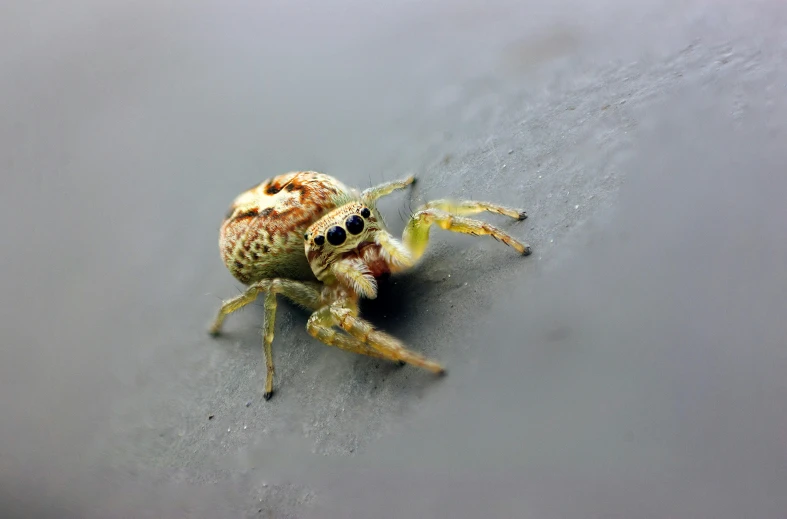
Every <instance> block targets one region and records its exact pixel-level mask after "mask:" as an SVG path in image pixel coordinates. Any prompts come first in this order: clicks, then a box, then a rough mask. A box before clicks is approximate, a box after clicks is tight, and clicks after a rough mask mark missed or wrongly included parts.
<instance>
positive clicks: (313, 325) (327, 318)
mask: <svg viewBox="0 0 787 519" xmlns="http://www.w3.org/2000/svg"><path fill="white" fill-rule="evenodd" d="M332 326H333V316H332V315H331V309H330V307H327V306H326V307H324V308H322V309H321V310H319V311H317V312H315V313H314V314H312V316H311V318H310V319H309V322H308V323H307V324H306V330H307V331H308V332H309V335H311V336H312V337H314V338H315V339H317V340H318V341H320V342H322V343H324V344H327V345H328V346H336V347H337V348H339V349H342V350H345V351H349V352H351V353H358V354H360V355H368V356H369V357H374V358H378V359H385V360H397V359H394V358H392V357H391V356H390V355H385V354H383V353H381V352H379V351H377V350H375V349H374V348H372V347H371V346H369V345H367V344H364V343H362V342H361V341H359V340H358V339H356V338H355V337H350V336H349V335H345V334H344V333H343V332H340V331H337V330H335V329H333V328H332Z"/></svg>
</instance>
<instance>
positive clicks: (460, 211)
mask: <svg viewBox="0 0 787 519" xmlns="http://www.w3.org/2000/svg"><path fill="white" fill-rule="evenodd" d="M422 209H440V210H443V211H445V212H446V213H451V214H455V215H457V216H467V215H470V214H477V213H481V212H484V211H489V212H490V213H497V214H502V215H503V216H508V217H510V218H515V219H516V220H524V219H525V218H527V213H526V212H525V211H520V210H518V209H512V208H510V207H505V206H502V205H497V204H492V203H489V202H476V201H473V200H462V201H455V200H447V199H444V200H432V201H431V202H428V203H427V204H426V205H424V206H423V207H422Z"/></svg>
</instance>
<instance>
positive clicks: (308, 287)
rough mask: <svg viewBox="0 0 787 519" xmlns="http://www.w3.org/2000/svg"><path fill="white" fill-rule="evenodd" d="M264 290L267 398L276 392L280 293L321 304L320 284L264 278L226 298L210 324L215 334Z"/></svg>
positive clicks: (309, 304)
mask: <svg viewBox="0 0 787 519" xmlns="http://www.w3.org/2000/svg"><path fill="white" fill-rule="evenodd" d="M261 292H266V294H265V303H264V307H265V325H264V328H263V333H262V349H263V351H264V353H265V367H266V371H267V374H266V376H265V392H264V393H263V398H265V400H270V398H271V396H273V374H274V369H273V349H272V348H271V344H272V343H273V330H274V326H275V324H276V306H277V304H276V295H277V294H281V295H283V296H284V297H286V298H288V299H290V300H291V301H293V302H295V303H296V304H299V305H301V306H303V307H305V308H308V309H311V310H315V309H317V308H319V307H320V285H319V284H317V283H309V282H303V281H293V280H290V279H263V280H261V281H258V282H256V283H254V284H252V285H250V286H249V288H247V289H246V291H245V292H244V293H242V294H240V295H238V296H236V297H233V298H232V299H230V300H228V301H226V302H224V304H223V305H222V306H221V308H220V309H219V313H218V315H217V316H216V320H215V321H214V323H213V326H211V328H210V333H211V334H212V335H214V336H215V335H218V334H219V333H220V332H221V325H222V324H223V322H224V319H225V318H226V317H227V315H229V314H230V313H232V312H235V311H237V310H240V309H241V308H243V307H244V306H246V305H248V304H249V303H251V302H252V301H254V300H255V299H257V296H258V295H259V294H260V293H261Z"/></svg>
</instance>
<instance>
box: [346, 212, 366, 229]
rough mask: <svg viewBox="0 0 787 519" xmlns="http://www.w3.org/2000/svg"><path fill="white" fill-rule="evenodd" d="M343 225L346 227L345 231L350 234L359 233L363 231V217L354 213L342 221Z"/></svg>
mask: <svg viewBox="0 0 787 519" xmlns="http://www.w3.org/2000/svg"><path fill="white" fill-rule="evenodd" d="M344 225H345V227H347V232H349V233H350V234H359V233H360V232H361V231H363V218H361V217H360V216H358V215H357V214H354V215H352V216H351V217H349V218H348V219H347V221H346V222H344Z"/></svg>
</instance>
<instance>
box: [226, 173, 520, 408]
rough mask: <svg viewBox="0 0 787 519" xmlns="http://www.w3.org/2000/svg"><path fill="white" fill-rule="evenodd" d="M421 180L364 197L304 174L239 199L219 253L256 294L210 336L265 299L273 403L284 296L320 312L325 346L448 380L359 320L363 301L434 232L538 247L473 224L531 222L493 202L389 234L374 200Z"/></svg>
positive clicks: (316, 328) (238, 302)
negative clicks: (488, 217) (492, 217)
mask: <svg viewBox="0 0 787 519" xmlns="http://www.w3.org/2000/svg"><path fill="white" fill-rule="evenodd" d="M414 180H415V179H414V178H413V177H409V178H407V179H405V180H402V181H397V182H389V183H385V184H382V185H379V186H376V187H373V188H369V189H367V190H365V191H363V192H358V191H356V190H354V189H348V188H347V187H346V186H344V184H342V183H341V182H339V181H338V180H336V179H334V178H332V177H329V176H328V175H324V174H321V173H316V172H311V171H302V172H296V173H288V174H286V175H280V176H278V177H275V178H273V179H270V180H267V181H265V182H263V183H261V184H259V185H258V186H255V187H253V188H251V189H249V190H248V191H246V192H244V193H243V194H241V195H240V196H238V197H237V198H236V199H235V202H234V203H233V205H232V207H231V208H230V211H229V213H228V214H227V217H226V218H225V220H224V223H223V224H222V227H221V232H220V236H219V248H220V250H221V253H222V258H223V260H224V263H225V265H226V266H227V268H228V269H229V270H230V272H231V273H232V274H233V275H234V276H235V277H236V278H237V279H238V280H239V281H241V282H243V283H244V284H247V285H249V288H248V289H247V290H246V291H245V292H244V293H242V294H240V295H239V296H237V297H235V298H233V299H230V300H228V301H226V302H225V303H224V304H223V305H222V307H221V309H220V310H219V314H218V316H217V317H216V320H215V321H214V323H213V326H212V327H211V332H212V333H213V334H218V333H219V332H220V330H221V326H222V324H223V322H224V319H225V317H226V316H227V315H228V314H230V313H232V312H234V311H235V310H238V309H240V308H242V307H244V306H246V305H247V304H249V303H251V302H252V301H254V300H255V299H256V298H257V296H258V295H259V294H260V293H262V292H265V293H266V296H265V304H264V306H265V326H264V332H263V348H264V351H265V358H266V366H267V373H268V374H267V378H266V380H265V393H264V396H265V398H266V399H268V398H270V397H271V395H272V394H273V373H274V369H273V359H272V355H271V354H272V352H271V343H272V342H273V329H274V319H275V316H276V295H277V294H280V295H283V296H285V297H287V298H289V299H290V300H292V301H293V302H295V303H297V304H299V305H301V306H303V307H305V308H307V309H309V310H311V311H312V312H313V313H312V315H311V317H310V318H309V321H308V323H307V330H308V332H309V333H310V334H311V335H312V336H313V337H315V338H316V339H318V340H320V341H322V342H324V343H326V344H329V345H332V346H336V347H338V348H341V349H344V350H348V351H351V352H355V353H361V354H364V355H369V356H372V357H378V358H382V359H386V360H391V361H398V362H404V363H409V364H413V365H415V366H418V367H421V368H424V369H428V370H430V371H432V372H435V373H443V372H444V369H443V368H442V367H441V366H440V365H439V364H437V363H436V362H434V361H431V360H429V359H426V358H425V357H423V356H422V355H420V354H418V353H416V352H414V351H412V350H409V349H407V348H406V347H405V346H404V345H403V344H402V343H401V342H399V341H398V340H397V339H396V338H394V337H392V336H390V335H388V334H386V333H383V332H380V331H378V330H375V329H374V328H373V327H372V326H371V324H369V323H368V322H367V321H365V320H363V319H362V318H360V317H359V315H358V300H359V298H361V297H364V298H368V299H374V298H375V297H377V281H376V280H377V278H379V277H380V276H382V275H384V274H395V273H397V272H401V271H403V270H406V269H408V268H411V267H413V266H414V265H415V264H416V263H417V262H418V260H419V259H420V258H421V256H422V255H423V253H424V250H425V249H426V245H427V243H428V241H429V231H430V228H431V226H432V225H435V224H436V225H437V226H438V227H440V228H442V229H446V230H449V231H454V232H460V233H465V234H472V235H490V236H492V237H493V238H495V239H497V240H499V241H502V242H503V243H505V244H506V245H509V246H511V247H513V248H514V249H516V250H517V251H518V252H519V253H521V254H523V255H525V256H526V255H528V254H530V247H529V246H527V245H526V244H523V243H521V242H519V241H517V240H515V239H513V238H512V237H511V236H509V235H508V234H507V233H505V232H503V231H502V230H500V229H498V228H497V227H494V226H492V225H490V224H488V223H485V222H481V221H478V220H473V219H470V218H467V217H465V216H464V215H469V214H474V213H479V212H482V211H489V212H494V213H499V214H502V215H506V216H509V217H511V218H516V219H517V220H524V219H525V218H526V217H527V215H526V214H525V213H524V212H523V211H517V210H515V209H510V208H507V207H503V206H499V205H496V204H490V203H486V202H472V201H462V202H454V201H450V200H435V201H433V202H429V203H427V204H425V205H424V206H423V207H421V208H420V209H419V210H418V211H416V212H415V213H414V214H413V215H412V217H411V218H410V221H409V222H408V223H407V225H406V227H405V230H404V233H403V235H402V239H401V240H398V239H396V238H395V237H393V236H392V235H391V234H390V233H389V232H388V231H387V230H386V229H385V224H384V222H383V219H382V215H380V213H379V212H378V211H377V208H376V205H375V202H376V200H377V199H379V198H380V197H382V196H385V195H387V194H390V193H391V192H393V191H394V190H396V189H402V188H404V187H406V186H408V185H410V184H412V183H413V181H414Z"/></svg>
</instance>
